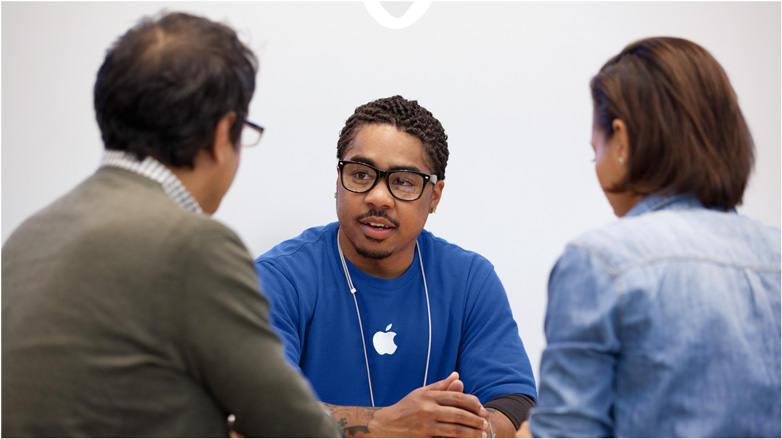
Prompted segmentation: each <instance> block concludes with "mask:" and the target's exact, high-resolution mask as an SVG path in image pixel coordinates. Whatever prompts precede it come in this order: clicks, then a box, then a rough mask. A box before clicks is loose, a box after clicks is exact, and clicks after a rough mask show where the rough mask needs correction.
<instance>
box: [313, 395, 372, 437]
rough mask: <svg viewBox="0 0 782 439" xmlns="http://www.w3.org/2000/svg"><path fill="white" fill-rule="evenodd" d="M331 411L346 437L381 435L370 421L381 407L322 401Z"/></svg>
mask: <svg viewBox="0 0 782 439" xmlns="http://www.w3.org/2000/svg"><path fill="white" fill-rule="evenodd" d="M321 404H322V405H323V407H325V408H326V410H328V411H329V412H330V413H331V416H332V417H333V418H334V421H335V422H336V423H337V427H339V429H340V431H341V432H342V435H343V436H344V437H381V436H380V434H379V433H380V432H377V431H374V432H372V431H370V429H369V423H370V421H372V420H373V419H374V416H375V413H376V412H377V411H378V410H380V407H355V406H342V405H334V404H326V403H321Z"/></svg>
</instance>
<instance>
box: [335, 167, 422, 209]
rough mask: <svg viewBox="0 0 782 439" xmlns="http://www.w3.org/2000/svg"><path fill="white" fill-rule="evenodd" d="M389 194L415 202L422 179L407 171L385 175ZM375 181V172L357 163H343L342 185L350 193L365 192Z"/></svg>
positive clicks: (419, 191)
mask: <svg viewBox="0 0 782 439" xmlns="http://www.w3.org/2000/svg"><path fill="white" fill-rule="evenodd" d="M386 178H387V179H388V180H387V181H388V187H389V189H390V190H391V194H392V195H393V196H395V197H397V198H399V199H402V200H415V199H417V198H418V197H420V196H421V192H422V191H423V188H424V184H425V183H426V181H425V180H424V177H422V176H421V175H419V174H415V173H413V172H407V171H394V172H390V173H388V174H387V175H386ZM375 180H377V172H376V171H375V170H374V169H372V168H370V167H368V166H365V165H362V164H359V163H345V165H344V167H343V168H342V184H343V185H344V186H345V189H347V190H349V191H352V192H359V193H361V192H367V191H368V190H369V189H370V188H372V187H373V185H374V183H375Z"/></svg>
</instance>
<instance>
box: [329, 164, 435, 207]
mask: <svg viewBox="0 0 782 439" xmlns="http://www.w3.org/2000/svg"><path fill="white" fill-rule="evenodd" d="M347 164H355V165H362V166H366V167H367V168H369V169H371V170H373V171H375V172H376V173H377V175H375V181H374V182H372V186H370V187H369V189H367V190H365V191H354V190H351V189H348V188H347V186H345V181H344V180H343V178H344V174H343V173H342V169H343V168H344V167H345V165H347ZM337 168H338V169H339V182H340V183H341V184H342V187H343V188H345V190H346V191H348V192H353V193H354V194H365V193H367V192H369V191H371V190H372V189H374V188H375V186H376V185H377V182H378V181H379V180H380V179H381V178H383V179H385V180H386V187H387V188H388V193H389V194H391V196H392V197H394V198H396V199H397V200H399V201H416V200H418V199H420V198H421V196H422V195H423V194H424V189H426V183H429V182H431V183H433V184H435V183H437V175H435V174H424V173H423V172H418V171H411V170H409V169H395V170H393V171H382V170H380V169H377V168H376V167H374V166H372V165H368V164H366V163H364V162H354V161H351V160H339V161H338V162H337ZM395 172H409V173H411V174H417V175H420V176H421V177H423V179H424V185H423V186H422V187H421V193H420V194H418V196H417V197H415V198H412V199H409V200H408V199H405V198H399V197H398V196H396V195H394V191H393V190H391V181H390V180H389V179H388V176H389V175H391V174H393V173H395Z"/></svg>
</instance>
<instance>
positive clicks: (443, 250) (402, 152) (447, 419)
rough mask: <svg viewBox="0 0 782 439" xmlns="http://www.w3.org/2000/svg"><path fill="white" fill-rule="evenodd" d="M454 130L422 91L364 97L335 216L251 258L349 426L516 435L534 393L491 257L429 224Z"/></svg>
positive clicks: (345, 139)
mask: <svg viewBox="0 0 782 439" xmlns="http://www.w3.org/2000/svg"><path fill="white" fill-rule="evenodd" d="M447 139H448V137H447V136H446V134H445V131H444V130H443V127H442V125H441V124H440V122H439V121H438V120H437V119H435V118H434V116H433V115H432V113H430V112H429V111H428V110H426V109H425V108H423V107H421V106H420V105H418V103H417V102H416V101H409V100H406V99H404V98H402V97H401V96H394V97H391V98H386V99H379V100H376V101H373V102H370V103H368V104H366V105H363V106H360V107H358V108H357V109H356V111H355V113H354V114H353V115H352V116H350V118H348V120H347V122H346V124H345V127H344V128H343V129H342V131H341V132H340V136H339V141H338V143H337V159H338V163H337V182H336V183H337V192H336V194H335V197H336V200H337V201H336V205H337V216H338V219H339V221H338V222H335V223H332V224H328V225H326V226H322V227H315V228H311V229H308V230H305V231H304V232H303V233H302V234H301V235H300V236H298V237H296V238H294V239H291V240H288V241H285V242H283V243H281V244H279V245H277V246H276V247H274V248H273V249H271V250H270V251H269V252H267V253H265V254H263V255H261V256H260V257H259V258H258V259H256V261H255V266H256V269H257V271H258V273H259V275H260V279H261V286H262V290H263V291H264V292H265V293H266V294H267V295H268V296H269V299H270V301H271V303H272V313H271V317H272V326H273V327H274V328H275V329H276V330H277V331H278V332H279V333H280V334H281V336H282V338H283V344H284V346H285V353H286V357H287V358H288V360H289V361H290V362H291V363H292V364H293V365H294V366H296V367H298V368H299V369H300V370H301V371H302V372H303V373H304V375H305V376H307V378H309V380H310V381H311V383H312V385H313V387H314V389H315V391H316V393H317V394H318V396H319V398H320V400H321V401H322V402H323V403H324V405H325V406H326V407H327V408H328V409H329V410H330V411H331V413H332V415H333V416H334V418H335V420H336V421H337V423H338V424H339V425H340V426H341V427H342V430H343V433H344V434H345V436H347V437H357V436H364V437H367V436H374V437H403V436H415V437H432V436H440V437H488V436H492V435H495V434H496V435H497V436H512V435H513V434H514V433H515V430H516V427H518V426H519V424H520V423H521V422H522V421H524V420H525V419H526V417H527V412H528V410H529V409H530V408H531V407H532V406H533V405H534V404H535V398H536V391H535V381H534V377H533V375H532V368H531V366H530V363H529V359H528V358H527V354H526V352H525V351H524V346H523V344H522V342H521V339H520V338H519V334H518V328H517V326H516V322H515V321H514V320H513V316H512V314H511V309H510V306H509V303H508V299H507V296H506V294H505V290H504V288H503V286H502V283H501V282H500V280H499V278H498V277H497V274H496V273H495V271H494V267H493V266H492V265H491V263H489V261H487V260H486V259H485V258H483V257H482V256H480V255H478V254H476V253H473V252H470V251H466V250H463V249H462V248H460V247H458V246H456V245H454V244H450V243H448V242H446V241H445V240H443V239H441V238H437V237H435V236H434V235H433V234H432V233H430V232H428V231H426V230H424V225H425V223H426V219H427V216H428V215H429V214H431V213H434V212H435V208H436V207H437V204H438V203H439V201H440V197H441V196H442V192H443V187H444V185H445V183H444V180H445V166H446V163H447V161H448V142H447Z"/></svg>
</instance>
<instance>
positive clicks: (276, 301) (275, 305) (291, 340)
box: [255, 259, 302, 373]
mask: <svg viewBox="0 0 782 439" xmlns="http://www.w3.org/2000/svg"><path fill="white" fill-rule="evenodd" d="M255 270H256V271H257V272H258V278H259V279H260V284H261V291H262V292H263V293H264V294H266V296H267V297H268V298H269V303H270V307H271V309H270V312H269V316H270V318H271V324H272V329H274V330H275V331H276V332H277V334H278V335H279V336H280V338H282V344H283V347H284V348H285V358H286V359H287V360H288V362H289V363H290V364H291V365H292V366H293V367H294V368H295V369H296V370H298V371H299V373H301V367H300V366H299V360H300V359H301V350H302V341H301V339H300V337H299V333H300V332H299V327H300V314H299V309H300V306H299V294H298V292H297V291H296V288H295V287H294V285H293V284H292V283H291V281H290V280H289V279H288V278H287V277H286V276H285V275H284V274H283V273H282V272H281V271H280V270H278V269H277V267H275V266H274V265H273V264H272V263H271V262H270V261H267V260H260V259H257V260H256V261H255Z"/></svg>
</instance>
